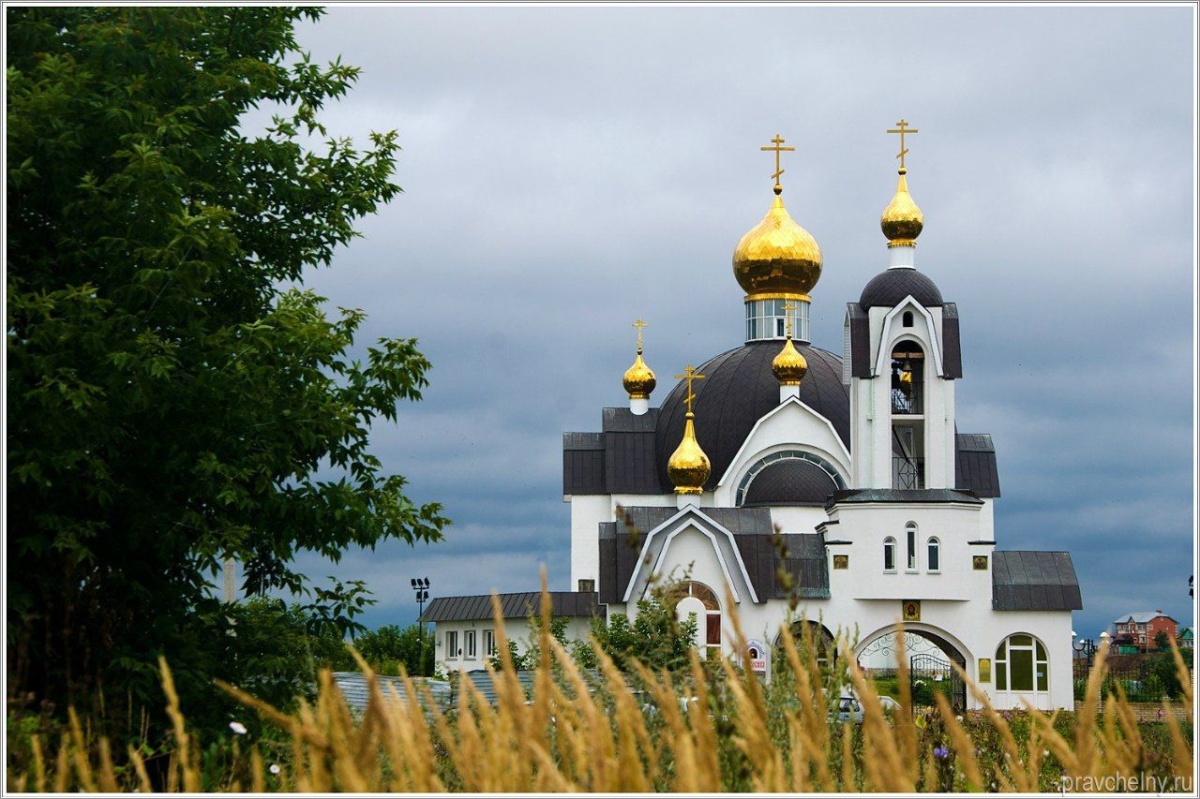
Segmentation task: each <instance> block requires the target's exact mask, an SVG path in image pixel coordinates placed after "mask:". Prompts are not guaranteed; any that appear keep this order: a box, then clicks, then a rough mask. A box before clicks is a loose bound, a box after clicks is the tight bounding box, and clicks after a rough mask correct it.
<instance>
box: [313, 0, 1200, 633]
mask: <svg viewBox="0 0 1200 799" xmlns="http://www.w3.org/2000/svg"><path fill="white" fill-rule="evenodd" d="M1194 14H1195V10H1194V9H1193V8H1184V7H1173V8H1112V7H1094V8H1086V7H1063V8H1052V7H1029V8H1015V7H1012V8H983V7H965V8H915V7H914V8H865V7H858V8H806V7H783V8H781V7H770V8H755V9H742V8H709V7H698V8H617V7H605V8H591V9H585V8H555V9H542V8H412V7H378V6H370V7H341V6H334V7H333V8H331V9H330V12H329V14H328V16H327V17H326V18H325V19H323V20H322V21H321V22H319V23H317V24H316V25H313V26H303V27H302V28H301V29H300V31H299V36H300V40H301V42H302V44H303V45H304V46H305V47H306V48H308V49H310V50H311V51H312V53H313V55H314V57H315V58H316V59H317V60H329V59H332V58H334V57H336V56H337V55H339V54H340V55H342V56H343V58H344V60H345V61H346V62H348V63H351V64H356V65H359V66H361V67H362V68H363V75H362V78H361V80H360V81H359V83H358V85H357V86H356V87H355V88H354V89H353V90H352V91H351V93H350V94H349V95H348V96H347V97H346V98H345V99H344V100H343V101H342V102H340V103H337V104H335V105H332V106H330V107H329V108H328V109H326V114H325V115H326V119H327V121H328V123H329V126H330V130H331V133H333V134H334V135H339V136H340V135H348V136H352V137H354V138H355V139H356V140H359V141H363V142H365V140H366V135H367V132H368V131H369V130H372V129H377V130H381V129H392V128H395V129H397V130H398V131H399V134H400V142H401V145H402V146H403V148H404V150H403V152H402V153H401V155H400V160H399V163H398V170H397V181H398V182H399V183H401V184H402V185H403V187H404V189H405V193H404V194H403V195H401V196H400V197H399V198H398V199H397V200H396V201H394V202H393V203H391V204H390V205H389V206H388V207H387V208H385V209H383V210H382V211H381V213H380V214H378V215H377V216H376V217H374V218H372V219H371V220H368V221H367V222H366V223H365V224H364V225H363V232H364V237H363V239H361V240H359V241H357V242H355V243H354V244H353V245H352V246H350V247H349V248H346V249H345V250H343V251H342V252H340V253H339V255H338V257H337V259H336V261H335V264H334V266H333V268H331V269H328V270H320V271H316V272H313V273H312V275H311V276H310V278H309V280H308V283H309V285H311V286H313V287H314V288H315V289H316V290H317V291H319V292H320V293H322V294H324V295H325V296H328V297H329V298H330V302H331V305H335V304H340V305H346V306H355V307H361V308H363V309H365V310H366V311H367V312H368V313H369V314H370V320H369V322H368V323H367V325H366V326H365V329H364V334H363V342H364V343H366V342H368V341H370V340H372V339H373V338H375V337H378V336H404V337H407V336H416V337H419V338H420V340H421V346H422V350H423V352H425V353H426V355H428V356H429V358H430V359H431V360H432V362H433V364H434V368H433V370H432V372H431V373H430V379H431V381H432V384H431V386H430V387H429V389H428V390H427V391H426V392H425V400H424V401H423V402H421V403H417V404H413V405H410V406H406V407H402V408H401V415H400V420H399V422H398V424H396V425H395V426H391V425H388V426H382V425H381V426H379V427H378V428H377V430H376V450H377V453H378V454H379V456H380V457H381V458H382V459H383V461H384V463H385V464H386V465H387V466H388V468H390V469H393V470H395V471H397V472H399V473H401V474H404V475H406V476H407V477H408V478H409V479H410V481H411V483H410V488H411V492H410V494H411V495H412V496H413V498H414V499H415V500H417V501H428V500H434V499H436V500H438V501H441V502H443V503H444V504H445V506H446V509H447V513H448V514H449V515H450V516H451V517H452V518H453V519H454V520H455V525H454V526H453V527H452V528H450V530H449V532H448V536H447V541H446V542H444V543H441V544H438V545H434V546H418V547H415V548H409V547H407V546H405V545H398V544H394V543H391V544H386V545H382V546H380V547H379V548H378V549H377V550H376V551H375V552H373V553H351V554H350V555H348V556H347V557H346V558H344V559H343V560H342V562H341V563H339V564H337V565H336V566H326V565H324V564H320V563H315V562H308V561H305V562H303V564H302V565H303V566H304V569H303V570H305V571H307V573H309V574H312V575H319V574H324V573H336V574H338V575H340V576H343V577H349V578H363V579H367V580H368V581H369V583H370V585H371V587H372V588H373V589H374V590H375V592H376V594H377V596H378V597H379V598H380V604H379V605H378V606H377V607H376V608H375V609H373V610H372V612H371V615H370V616H369V618H368V623H369V624H382V623H388V622H393V621H394V622H398V623H407V622H408V621H411V620H412V619H413V618H415V614H416V607H415V603H413V602H412V597H411V594H410V592H409V590H408V579H409V578H410V577H415V576H426V575H427V576H429V577H430V578H431V579H433V581H434V593H435V595H446V594H451V593H477V592H486V591H488V590H490V589H492V588H496V589H498V590H525V589H531V588H535V587H536V586H537V583H538V569H539V565H540V564H543V563H544V564H546V565H547V567H548V569H549V573H550V583H551V586H552V587H554V588H560V589H561V588H566V587H567V585H566V583H567V580H568V578H569V541H570V532H569V508H568V506H567V505H564V504H563V503H562V501H561V499H562V498H561V492H562V488H561V450H560V447H561V434H562V432H563V431H566V430H596V429H598V428H599V422H600V409H601V408H602V407H603V406H605V405H622V404H624V403H625V401H626V399H625V395H624V394H623V392H622V390H621V386H620V377H621V374H622V372H623V371H624V370H625V368H626V367H627V366H628V365H629V363H630V362H631V361H632V357H633V341H634V332H633V330H632V329H631V328H630V327H629V324H630V323H631V322H632V321H633V320H634V319H635V318H637V317H639V316H641V317H645V318H646V319H647V320H648V321H649V322H650V324H651V326H650V327H649V328H648V329H647V331H646V335H647V359H648V361H649V363H650V365H651V367H653V368H654V369H655V370H656V371H657V372H658V376H659V389H658V390H657V391H656V393H655V401H661V398H662V397H663V396H665V394H666V392H667V390H669V387H670V385H671V384H672V382H673V381H672V380H671V377H670V376H671V375H672V374H674V373H676V372H679V371H681V370H682V367H683V366H684V364H687V363H700V362H701V361H704V360H706V359H707V358H709V357H711V356H713V355H715V354H717V353H719V352H721V351H724V350H726V349H729V348H731V347H735V346H738V345H739V344H740V343H741V332H742V330H741V327H742V307H741V292H740V290H739V289H738V287H737V285H736V284H735V282H734V281H733V279H732V273H731V270H730V262H729V259H730V255H731V253H732V251H733V248H734V246H735V245H736V243H737V241H738V239H739V238H740V237H741V235H742V233H744V232H745V231H746V230H747V229H749V228H750V227H751V226H752V225H754V224H755V223H757V221H758V220H759V219H760V218H761V216H762V214H763V213H765V211H766V210H767V207H768V205H769V202H770V199H771V195H770V180H769V178H768V175H769V174H770V171H771V166H772V164H771V163H770V160H769V158H768V156H767V155H766V154H764V153H761V152H760V151H759V150H758V147H759V145H760V144H763V143H765V142H766V140H767V139H768V138H770V137H771V136H772V135H774V134H775V133H776V132H779V133H782V134H783V135H784V136H785V137H786V138H787V139H788V141H789V143H791V144H795V145H796V146H797V152H796V153H795V154H792V155H791V156H790V157H789V158H788V159H787V161H786V162H785V164H784V166H785V167H786V168H787V172H786V174H785V175H784V179H783V182H784V185H785V193H784V198H785V200H786V202H787V204H788V207H789V209H790V210H791V212H792V214H793V216H794V217H795V218H796V219H797V220H798V221H799V222H800V223H801V224H802V225H803V226H804V227H806V228H807V229H808V230H809V231H811V232H812V233H813V235H814V236H815V237H816V238H817V240H818V242H819V243H820V245H821V247H822V250H823V253H824V257H825V272H824V274H823V276H822V278H821V281H820V283H819V284H818V286H817V287H816V289H815V290H814V292H813V307H812V319H813V321H812V338H813V342H814V344H816V345H817V346H821V347H824V348H826V349H829V350H832V351H834V352H840V349H841V326H842V316H843V314H844V310H845V303H846V302H847V301H851V300H855V299H857V297H858V294H859V293H860V291H861V289H862V287H863V285H865V283H866V282H867V281H868V280H869V279H870V278H871V277H872V276H873V275H874V274H875V273H877V272H878V271H880V270H882V269H883V268H884V267H885V266H886V263H887V255H886V249H885V247H884V241H883V238H882V236H881V234H880V232H879V227H878V225H879V213H880V212H881V211H882V209H883V207H884V206H885V205H886V204H887V202H888V200H889V199H890V197H891V195H892V192H893V191H894V189H895V180H896V177H895V171H894V170H895V162H894V160H893V156H894V154H895V152H896V150H897V142H896V141H895V138H896V137H894V136H886V135H884V132H883V131H884V129H885V128H887V127H891V126H892V125H893V123H894V122H895V121H896V120H897V119H899V118H900V117H901V116H903V117H905V118H907V119H909V120H910V121H911V122H912V123H913V124H914V126H916V127H917V128H918V129H919V130H920V131H921V132H920V134H919V135H917V136H915V137H913V138H912V139H910V144H909V146H910V148H911V150H912V152H911V154H910V156H909V167H910V175H909V185H910V188H911V189H912V192H913V196H914V198H915V199H916V201H917V202H918V204H919V205H920V206H921V207H922V209H923V210H924V211H925V215H926V228H925V232H924V234H923V235H922V237H921V241H920V246H919V248H918V252H917V258H918V265H919V267H920V268H921V269H922V270H923V271H925V272H926V273H927V274H929V275H930V276H932V277H933V278H934V279H935V280H936V281H937V282H938V285H939V286H940V287H941V289H942V292H943V295H944V296H945V297H946V298H947V299H948V300H951V301H955V302H957V303H958V307H959V312H960V314H961V316H962V325H963V328H962V334H963V342H964V367H965V371H966V374H965V377H964V380H963V381H961V383H960V384H959V387H958V414H959V428H960V429H961V430H963V431H964V432H966V431H971V432H976V431H978V432H990V433H992V434H993V436H994V438H995V441H996V445H997V448H998V456H999V462H1000V467H1001V481H1002V488H1003V490H1004V497H1003V498H1002V499H1001V500H1000V501H999V502H998V504H997V514H996V520H997V530H996V534H997V539H998V540H999V542H1000V544H1001V546H1002V547H1003V548H1009V549H1018V548H1046V549H1069V550H1071V552H1072V554H1073V557H1074V560H1075V565H1076V569H1077V571H1078V572H1079V575H1080V579H1081V582H1082V584H1083V587H1084V603H1085V609H1084V610H1083V611H1082V612H1080V613H1078V614H1076V620H1075V626H1076V629H1078V630H1080V632H1081V634H1084V635H1095V634H1098V633H1099V631H1100V629H1101V628H1102V627H1103V626H1104V625H1105V624H1107V623H1108V622H1110V621H1111V620H1112V619H1114V618H1116V616H1117V615H1119V614H1120V613H1124V612H1131V611H1139V610H1147V609H1151V610H1152V609H1155V608H1163V609H1165V610H1167V611H1168V612H1170V613H1172V615H1174V616H1175V617H1176V618H1177V619H1179V620H1180V621H1181V622H1182V623H1185V624H1190V623H1191V622H1192V611H1191V604H1190V602H1189V601H1188V598H1187V595H1186V593H1185V589H1186V585H1185V581H1186V578H1187V575H1188V574H1190V573H1191V569H1192V563H1193V560H1194V549H1195V548H1194V532H1195V530H1194V513H1193V509H1194V490H1193V474H1194V472H1193V469H1192V467H1193V462H1192V453H1193V445H1194V441H1195V427H1194V419H1193V411H1192V398H1193V392H1192V389H1193V384H1194V377H1195V370H1194V365H1193V353H1194V350H1193V342H1194V330H1193V325H1192V319H1193V316H1192V314H1193V307H1194V306H1193V302H1194V300H1193V297H1194V294H1195V262H1194V249H1193V245H1194V242H1195V224H1194V219H1195V213H1196V207H1195V196H1194V193H1193V192H1194V189H1193V181H1194V176H1195V172H1196V164H1195V157H1194V138H1193V136H1194V132H1195V131H1194V119H1195V96H1194V84H1193V82H1192V81H1193V67H1194V57H1195V53H1194V51H1193V49H1192V48H1193V43H1192V38H1191V31H1192V22H1193V20H1194Z"/></svg>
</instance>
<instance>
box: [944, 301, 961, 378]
mask: <svg viewBox="0 0 1200 799" xmlns="http://www.w3.org/2000/svg"><path fill="white" fill-rule="evenodd" d="M942 368H943V369H945V370H946V377H948V378H950V379H953V380H957V379H958V378H960V377H962V345H961V344H960V343H959V340H958V306H957V305H956V304H954V303H952V302H947V303H943V305H942Z"/></svg>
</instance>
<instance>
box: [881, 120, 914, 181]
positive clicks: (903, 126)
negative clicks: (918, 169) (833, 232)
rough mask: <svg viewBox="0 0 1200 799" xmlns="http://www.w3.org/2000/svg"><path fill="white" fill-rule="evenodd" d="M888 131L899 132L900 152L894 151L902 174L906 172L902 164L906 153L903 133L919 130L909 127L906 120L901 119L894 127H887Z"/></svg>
mask: <svg viewBox="0 0 1200 799" xmlns="http://www.w3.org/2000/svg"><path fill="white" fill-rule="evenodd" d="M888 133H899V134H900V152H898V153H896V157H897V158H899V159H900V174H901V175H903V174H904V173H906V172H908V170H907V169H906V168H905V166H904V156H906V155H908V148H906V147H905V146H904V134H906V133H920V131H919V130H917V129H916V128H910V127H909V126H908V122H907V121H906V120H903V119H902V120H900V121H899V122H897V123H896V127H895V128H889V129H888Z"/></svg>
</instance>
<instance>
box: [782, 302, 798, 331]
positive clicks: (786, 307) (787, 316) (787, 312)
mask: <svg viewBox="0 0 1200 799" xmlns="http://www.w3.org/2000/svg"><path fill="white" fill-rule="evenodd" d="M794 310H796V303H794V302H792V301H791V300H788V301H787V302H785V303H784V304H783V318H784V320H785V322H786V324H787V337H788V338H791V337H792V311H794Z"/></svg>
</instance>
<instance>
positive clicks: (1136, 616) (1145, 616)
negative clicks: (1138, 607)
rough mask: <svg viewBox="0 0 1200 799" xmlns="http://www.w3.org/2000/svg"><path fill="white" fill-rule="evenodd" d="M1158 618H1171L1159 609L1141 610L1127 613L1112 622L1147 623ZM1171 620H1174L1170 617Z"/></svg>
mask: <svg viewBox="0 0 1200 799" xmlns="http://www.w3.org/2000/svg"><path fill="white" fill-rule="evenodd" d="M1158 618H1163V619H1171V617H1170V616H1168V615H1167V614H1165V613H1163V612H1162V611H1161V610H1146V611H1142V612H1141V613H1127V614H1125V615H1124V616H1122V617H1121V618H1119V619H1117V620H1116V621H1115V622H1113V624H1131V623H1132V624H1149V623H1150V622H1152V621H1154V620H1155V619H1158ZM1171 621H1175V620H1174V619H1171Z"/></svg>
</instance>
